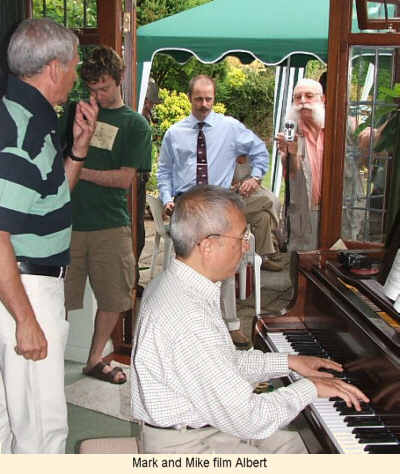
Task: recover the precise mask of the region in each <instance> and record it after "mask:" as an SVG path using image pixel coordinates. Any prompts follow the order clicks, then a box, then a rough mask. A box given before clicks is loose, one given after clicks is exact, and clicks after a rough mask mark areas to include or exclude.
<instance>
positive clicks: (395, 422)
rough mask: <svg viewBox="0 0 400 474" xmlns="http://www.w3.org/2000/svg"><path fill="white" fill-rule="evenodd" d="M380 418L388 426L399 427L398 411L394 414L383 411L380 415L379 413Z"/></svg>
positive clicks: (399, 416)
mask: <svg viewBox="0 0 400 474" xmlns="http://www.w3.org/2000/svg"><path fill="white" fill-rule="evenodd" d="M380 418H381V420H382V421H383V423H384V424H385V426H387V427H388V428H391V427H394V428H395V427H400V415H399V414H398V413H397V414H395V415H389V414H386V413H383V414H382V415H380Z"/></svg>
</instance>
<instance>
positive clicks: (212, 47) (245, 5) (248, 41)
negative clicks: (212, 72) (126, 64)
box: [137, 0, 329, 64]
mask: <svg viewBox="0 0 400 474" xmlns="http://www.w3.org/2000/svg"><path fill="white" fill-rule="evenodd" d="M328 26H329V0H302V1H301V2H294V1H293V0H279V1H277V0H246V1H243V0H214V1H213V2H210V3H207V4H205V5H201V6H199V7H196V8H193V9H190V10H186V11H184V12H181V13H178V14H176V15H173V16H170V17H167V18H164V19H162V20H159V21H155V22H154V23H150V24H148V25H145V26H141V27H140V28H138V30H137V45H138V60H139V62H144V61H151V59H152V58H153V56H154V54H156V53H158V52H163V53H168V54H171V55H173V56H174V57H175V58H176V59H177V60H179V61H185V60H187V59H189V58H190V57H191V56H192V55H194V56H196V57H197V58H198V59H199V60H200V61H202V62H206V63H213V62H216V61H219V60H221V59H222V58H223V57H224V56H226V55H228V54H229V55H235V56H237V57H239V58H240V60H241V61H242V62H243V63H249V62H251V61H253V60H254V59H259V60H260V61H262V62H263V63H265V64H278V63H280V62H282V61H283V60H284V59H285V58H286V57H287V56H289V55H295V56H298V57H299V58H298V60H299V62H302V63H303V64H304V62H306V61H307V60H308V59H310V55H311V56H314V57H316V58H319V59H322V60H323V61H326V58H327V49H328ZM304 53H306V55H307V57H305V56H304Z"/></svg>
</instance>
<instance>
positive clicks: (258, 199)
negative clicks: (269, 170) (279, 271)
mask: <svg viewBox="0 0 400 474" xmlns="http://www.w3.org/2000/svg"><path fill="white" fill-rule="evenodd" d="M275 201H278V204H276V202H275ZM244 204H245V207H244V214H245V216H246V220H247V222H248V223H249V224H250V226H251V231H252V232H253V234H254V237H255V241H256V252H257V253H258V255H268V254H271V253H275V252H276V249H275V247H274V237H273V234H272V231H273V230H275V229H277V227H278V217H277V212H276V207H277V205H279V199H278V198H276V196H275V195H274V194H273V193H272V192H271V191H268V190H267V189H264V188H262V187H260V188H258V189H257V190H256V191H255V192H254V193H253V194H251V195H250V196H249V197H246V198H244Z"/></svg>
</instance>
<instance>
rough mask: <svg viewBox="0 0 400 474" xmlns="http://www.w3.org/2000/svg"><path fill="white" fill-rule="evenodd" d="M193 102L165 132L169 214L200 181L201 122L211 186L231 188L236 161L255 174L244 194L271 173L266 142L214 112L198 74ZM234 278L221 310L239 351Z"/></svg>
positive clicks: (211, 85)
mask: <svg viewBox="0 0 400 474" xmlns="http://www.w3.org/2000/svg"><path fill="white" fill-rule="evenodd" d="M188 95H189V100H190V103H191V105H192V113H191V114H190V115H189V116H188V117H186V118H185V119H183V120H181V121H180V122H177V123H175V124H174V125H172V127H171V128H170V129H169V130H168V131H167V132H166V134H165V136H164V139H163V142H162V146H161V152H160V159H159V168H158V176H157V178H158V189H159V191H160V198H161V201H162V202H163V205H164V210H165V211H166V213H171V212H172V211H173V208H174V198H175V197H176V196H179V195H180V194H182V193H183V192H185V191H187V190H189V189H190V188H192V187H193V186H195V185H196V184H198V182H197V137H198V134H199V123H203V124H204V125H203V126H201V128H202V130H203V133H204V136H205V142H206V154H207V169H208V170H207V175H208V184H212V185H216V186H221V187H224V188H230V186H231V183H232V178H233V173H234V171H235V166H236V158H237V157H238V156H240V155H247V156H248V157H249V161H250V164H251V176H250V177H249V178H248V179H247V180H245V181H244V182H243V183H242V185H241V188H240V193H241V194H242V195H244V196H246V195H250V194H251V193H252V192H253V191H255V190H256V189H257V188H258V187H259V185H260V182H261V180H262V177H263V175H264V174H265V172H266V171H267V169H268V161H269V157H268V151H267V149H266V147H265V143H264V142H263V141H262V140H261V139H260V138H258V137H257V136H256V135H255V134H254V133H253V132H252V131H251V130H248V129H247V128H246V127H245V126H244V125H243V124H242V123H240V122H239V121H238V120H236V119H234V118H233V117H228V116H225V115H223V114H217V113H215V112H214V111H213V110H212V108H213V104H214V99H215V82H214V81H213V79H211V78H210V77H208V76H205V75H200V76H196V77H194V78H192V80H191V81H190V83H189V93H188ZM234 291H235V287H234V279H233V278H229V279H228V280H225V281H224V282H223V286H222V300H221V304H222V309H223V314H224V319H225V322H226V324H227V326H228V329H229V331H230V333H231V337H232V340H233V342H234V343H235V344H236V345H237V346H238V347H246V346H248V340H247V338H246V337H245V336H244V335H243V334H242V333H241V331H240V321H239V319H238V318H237V315H236V305H235V294H234Z"/></svg>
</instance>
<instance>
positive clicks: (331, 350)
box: [253, 250, 400, 454]
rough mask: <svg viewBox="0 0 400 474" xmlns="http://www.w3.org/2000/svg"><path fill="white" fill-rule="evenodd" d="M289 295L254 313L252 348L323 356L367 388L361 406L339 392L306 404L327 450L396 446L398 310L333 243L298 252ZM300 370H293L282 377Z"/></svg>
mask: <svg viewBox="0 0 400 474" xmlns="http://www.w3.org/2000/svg"><path fill="white" fill-rule="evenodd" d="M295 258H296V262H295V264H294V268H295V269H296V270H297V274H296V272H294V274H295V275H296V276H295V277H294V296H293V299H292V301H291V303H290V304H289V306H288V308H286V309H284V310H282V311H281V312H280V313H279V314H261V315H259V316H256V317H255V320H254V326H253V343H254V347H255V348H256V349H261V350H263V351H273V352H289V353H293V354H296V353H298V354H304V355H316V356H320V357H327V358H331V359H333V360H336V361H337V362H340V363H342V364H343V366H344V372H343V373H342V374H337V375H338V376H340V377H342V378H343V379H344V380H346V381H348V382H351V383H353V384H354V385H356V386H358V387H359V388H360V389H362V390H363V391H364V393H366V395H367V396H368V397H369V398H370V403H368V404H363V406H362V411H361V412H356V411H355V410H353V409H350V408H348V407H346V405H345V403H344V402H343V401H342V400H341V399H329V400H328V399H318V400H317V401H316V402H315V403H312V404H311V405H309V406H308V407H307V408H306V409H305V410H304V415H305V417H306V419H307V421H308V422H309V423H310V426H311V428H312V430H313V431H314V433H315V434H316V436H317V439H319V441H320V442H321V444H322V446H323V448H324V449H325V450H326V452H329V453H345V454H375V453H384V454H386V453H400V315H399V314H398V313H397V312H396V311H395V310H394V308H393V305H392V302H391V300H389V299H388V298H386V297H385V295H384V294H383V292H382V286H381V284H380V283H379V282H378V281H377V279H375V278H372V277H369V278H366V277H357V276H354V275H353V274H351V273H350V271H349V270H347V269H346V268H345V267H344V266H343V265H342V264H341V263H339V261H338V253H337V252H334V251H321V250H318V251H312V252H304V253H299V254H296V257H295ZM299 377H300V376H299V375H298V374H296V373H295V372H293V373H292V374H290V376H289V378H287V379H285V380H284V382H285V383H290V382H292V381H295V380H297V379H298V378H299Z"/></svg>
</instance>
